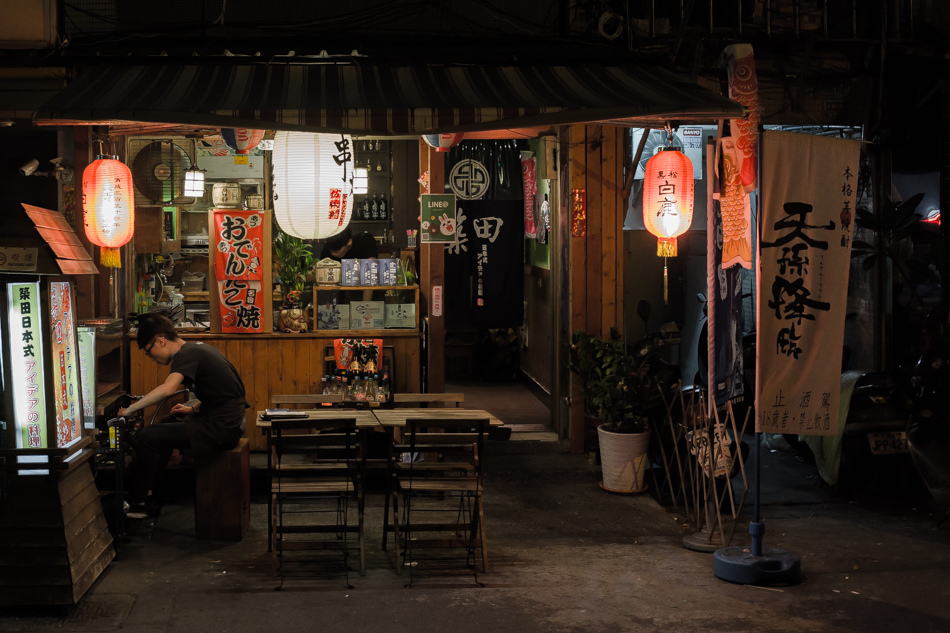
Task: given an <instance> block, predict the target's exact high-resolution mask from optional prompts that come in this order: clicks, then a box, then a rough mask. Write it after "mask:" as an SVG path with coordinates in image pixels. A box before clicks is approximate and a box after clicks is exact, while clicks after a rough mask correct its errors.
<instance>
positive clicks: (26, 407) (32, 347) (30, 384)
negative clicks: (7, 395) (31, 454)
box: [7, 282, 48, 448]
mask: <svg viewBox="0 0 950 633" xmlns="http://www.w3.org/2000/svg"><path fill="white" fill-rule="evenodd" d="M7 297H9V308H8V315H7V316H8V319H7V322H8V323H9V324H10V328H9V329H10V332H9V334H8V336H9V341H8V342H9V344H10V371H11V374H12V382H13V385H12V386H13V389H12V391H13V413H14V415H15V416H16V423H15V424H16V448H48V447H47V445H46V386H45V383H44V379H43V376H44V367H43V336H42V334H41V331H40V284H39V282H28V283H8V284H7Z"/></svg>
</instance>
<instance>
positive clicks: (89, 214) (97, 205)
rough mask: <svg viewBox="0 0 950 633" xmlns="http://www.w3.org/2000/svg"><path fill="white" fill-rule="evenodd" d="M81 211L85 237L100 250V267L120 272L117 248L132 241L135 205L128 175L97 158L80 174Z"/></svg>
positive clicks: (114, 162)
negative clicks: (115, 269) (116, 269)
mask: <svg viewBox="0 0 950 633" xmlns="http://www.w3.org/2000/svg"><path fill="white" fill-rule="evenodd" d="M82 210H83V225H84V226H85V227H86V237H87V238H88V239H89V241H90V242H92V243H93V244H96V245H97V246H99V247H100V248H101V251H100V253H99V262H100V263H101V264H102V265H103V266H109V267H111V268H121V267H122V259H121V258H120V257H119V247H120V246H122V245H123V244H126V243H128V241H129V240H130V239H132V233H133V231H134V229H135V201H134V193H133V191H132V172H130V171H129V168H128V167H126V166H125V163H122V162H120V161H119V160H116V158H115V157H112V156H98V157H96V160H95V161H93V162H92V163H90V164H89V166H88V167H86V169H85V170H84V171H83V172H82Z"/></svg>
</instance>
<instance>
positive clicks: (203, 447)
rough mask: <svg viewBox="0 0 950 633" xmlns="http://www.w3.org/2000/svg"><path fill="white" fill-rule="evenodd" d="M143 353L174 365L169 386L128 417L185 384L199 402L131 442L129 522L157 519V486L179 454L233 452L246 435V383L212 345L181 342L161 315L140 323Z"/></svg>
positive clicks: (159, 389) (182, 407) (126, 412)
mask: <svg viewBox="0 0 950 633" xmlns="http://www.w3.org/2000/svg"><path fill="white" fill-rule="evenodd" d="M136 341H137V343H138V346H139V349H144V350H145V355H146V356H148V357H149V358H151V359H152V360H153V361H155V362H156V363H158V364H159V365H170V366H171V367H170V369H171V372H170V373H169V374H168V378H166V379H165V382H163V383H162V384H160V385H159V386H157V387H155V388H154V389H152V390H151V391H150V392H148V394H146V395H145V396H143V397H142V398H141V399H139V400H138V401H136V402H134V403H133V404H131V405H130V406H128V407H126V408H124V409H120V410H119V412H118V415H119V416H120V417H126V416H128V415H130V414H132V413H135V412H136V411H139V410H141V409H144V408H146V407H150V406H152V405H160V404H162V403H163V402H164V401H165V399H166V398H168V397H170V396H172V395H173V394H174V393H175V392H177V391H178V390H179V389H180V388H181V387H182V385H184V387H186V388H187V389H188V390H189V391H191V392H192V393H194V395H195V397H196V398H197V402H194V403H193V406H189V405H190V404H191V403H189V404H176V405H175V406H174V407H172V409H171V415H169V416H167V417H165V418H163V419H162V421H161V423H160V424H151V425H149V426H146V427H145V428H143V429H142V430H141V431H140V432H139V434H138V436H137V437H135V439H134V440H133V442H132V448H133V450H134V459H133V461H132V464H131V465H130V467H129V479H130V484H129V495H128V502H129V505H130V511H129V513H128V516H129V517H132V518H136V517H143V516H146V515H149V516H156V515H157V514H158V512H159V509H160V507H159V504H158V503H157V501H156V500H155V499H154V497H153V496H152V495H151V491H152V490H153V488H154V485H155V483H156V482H157V481H158V480H159V478H160V477H161V475H162V473H163V472H164V470H165V465H166V464H167V463H168V460H169V459H170V458H171V454H172V451H174V450H175V449H179V450H185V449H191V450H193V451H194V453H195V455H202V454H206V453H210V452H212V451H217V450H230V449H232V448H234V447H236V446H237V445H238V441H239V440H240V439H241V436H242V435H244V428H245V425H246V419H245V413H244V412H245V409H247V408H248V407H249V406H250V405H249V404H248V403H247V399H246V398H245V393H244V382H243V381H242V380H241V376H240V375H239V374H238V372H237V370H236V369H235V368H234V365H232V364H231V362H230V361H228V359H227V358H225V356H224V355H223V354H222V353H221V352H219V351H218V350H217V349H215V348H214V347H212V346H211V345H206V344H205V343H198V342H193V341H188V342H185V341H184V340H182V339H180V338H178V335H177V333H176V332H175V324H174V323H172V321H171V320H170V319H168V318H167V317H164V316H161V315H148V316H146V317H144V318H142V319H140V320H139V328H138V335H137V337H136Z"/></svg>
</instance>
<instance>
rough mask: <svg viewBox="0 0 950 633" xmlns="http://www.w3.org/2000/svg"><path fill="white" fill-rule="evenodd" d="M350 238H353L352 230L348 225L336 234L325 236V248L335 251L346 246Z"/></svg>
mask: <svg viewBox="0 0 950 633" xmlns="http://www.w3.org/2000/svg"><path fill="white" fill-rule="evenodd" d="M351 239H353V231H351V230H350V227H346V228H345V229H343V230H342V231H340V232H339V233H337V234H336V235H333V236H331V237H328V238H327V241H326V246H327V250H329V251H331V252H336V251H338V250H340V249H341V248H343V247H344V246H346V243H347V242H349V241H350V240H351Z"/></svg>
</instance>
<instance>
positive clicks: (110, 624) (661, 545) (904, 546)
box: [0, 441, 950, 633]
mask: <svg viewBox="0 0 950 633" xmlns="http://www.w3.org/2000/svg"><path fill="white" fill-rule="evenodd" d="M565 450H566V447H565V445H564V443H561V442H524V441H522V442H507V443H501V442H493V443H492V446H491V447H490V451H489V454H488V457H487V459H488V462H487V475H486V478H487V480H486V485H485V490H486V492H485V505H486V513H487V521H486V523H487V526H488V530H489V532H488V542H489V549H490V554H491V558H492V563H493V570H492V572H491V573H490V574H482V575H480V576H479V578H480V580H482V581H483V582H484V583H485V586H484V587H482V588H479V587H477V586H475V585H474V583H473V579H472V576H471V575H465V574H462V575H455V576H449V577H444V578H443V577H424V578H423V577H417V578H416V580H415V583H414V586H413V587H411V588H408V589H407V588H404V584H405V582H406V580H407V576H406V575H402V576H399V575H397V574H396V573H395V570H394V567H393V560H392V556H391V548H390V551H389V552H383V551H382V550H381V548H380V537H379V533H380V532H379V528H378V526H379V524H380V522H381V514H382V505H383V500H382V495H381V494H380V493H379V491H378V489H376V490H374V491H372V492H371V493H370V494H368V496H367V526H368V528H369V529H368V530H367V543H368V547H367V549H368V571H367V574H366V576H363V577H361V576H360V575H359V574H358V573H351V574H350V582H351V583H352V584H353V586H354V588H353V589H347V588H346V587H345V586H344V580H343V578H342V577H340V576H337V577H326V576H321V577H306V578H288V579H286V580H285V581H284V587H283V589H282V590H281V591H275V588H276V587H277V586H278V581H277V579H275V578H274V576H273V575H272V559H271V557H270V555H269V554H268V553H267V547H266V523H265V514H266V505H265V504H264V503H262V502H263V501H264V499H263V498H262V496H261V494H260V493H259V492H257V493H256V494H255V495H254V500H255V503H254V505H253V508H252V523H251V527H250V529H249V530H248V532H247V534H246V536H245V538H244V540H243V541H241V542H239V543H222V542H210V541H198V540H196V539H195V538H194V536H193V530H194V511H193V508H192V505H191V503H192V500H191V498H190V497H189V496H188V495H187V490H186V488H187V486H185V487H184V488H185V490H183V491H180V492H179V493H177V496H174V497H173V498H172V499H171V503H170V504H169V505H166V507H165V508H164V511H163V513H162V515H161V516H160V517H159V518H158V519H157V520H154V521H142V522H139V523H136V524H134V525H132V526H131V530H130V532H131V533H130V535H129V536H128V537H127V538H125V539H123V540H122V542H121V547H120V549H119V554H118V557H117V558H116V560H115V561H113V562H112V564H111V565H110V566H109V567H108V569H107V570H106V571H105V572H104V573H103V574H102V576H101V577H100V578H99V580H98V581H97V582H96V583H95V584H94V585H93V586H92V588H91V589H90V590H89V591H88V593H87V594H86V596H85V597H84V598H83V599H82V601H81V602H80V604H79V605H78V606H76V607H75V608H73V609H70V610H67V611H64V612H55V611H52V610H50V609H48V608H47V609H30V608H27V609H19V610H17V609H14V610H11V609H8V610H5V611H0V631H11V632H12V631H23V632H31V633H46V632H51V631H57V632H63V631H95V632H99V631H112V630H122V631H126V632H129V633H166V632H171V631H175V632H180V631H184V632H189V633H191V632H199V633H200V632H208V633H212V632H214V633H227V632H231V631H234V632H255V633H256V632H260V633H265V632H266V633H274V632H280V633H291V632H296V631H308V632H310V631H320V632H321V633H337V632H339V633H355V632H367V633H371V632H380V633H383V632H385V633H403V632H405V633H410V632H411V633H429V632H439V633H475V632H478V633H485V632H486V631H520V632H533V631H539V632H540V631H544V632H545V633H573V632H578V633H579V632H583V633H601V632H604V633H606V632H611V633H613V632H616V631H689V632H690V633H696V632H700V631H715V632H716V633H722V632H724V631H736V632H740V631H749V632H756V633H761V632H768V631H776V632H778V631H781V632H785V631H788V632H796V633H798V632H801V631H836V632H837V631H840V632H851V631H854V632H858V631H860V632H862V633H864V632H873V631H896V630H908V631H914V632H915V633H928V632H933V633H937V632H941V633H945V632H946V631H950V573H948V570H950V521H947V522H945V523H944V525H943V526H942V528H941V529H937V528H936V527H935V517H938V516H939V509H938V508H936V507H934V506H933V504H931V503H929V502H928V501H927V500H926V499H923V500H921V499H916V500H915V499H909V498H907V497H900V496H898V497H897V498H894V497H890V498H885V499H875V498H873V497H869V498H866V499H864V500H862V501H854V500H848V499H845V498H842V497H840V496H838V495H836V494H835V493H834V492H833V491H831V490H829V489H828V488H827V487H825V486H824V485H823V484H821V483H820V479H819V478H818V477H817V475H816V474H815V470H814V466H812V465H810V464H808V463H807V462H805V461H803V460H802V459H801V458H800V457H797V456H796V455H795V454H794V453H792V452H791V451H790V450H787V449H781V448H780V449H779V450H776V451H774V452H772V451H769V450H765V451H764V458H763V487H762V500H763V515H762V518H763V520H764V522H765V524H766V529H767V533H766V536H765V544H766V545H767V546H771V547H777V548H781V549H784V550H788V551H791V552H794V553H797V554H798V555H800V556H801V561H802V570H803V580H802V582H801V584H798V585H795V586H787V587H769V588H759V587H752V586H742V585H736V584H731V583H728V582H724V581H722V580H719V579H717V578H716V577H715V576H714V574H713V571H712V555H711V554H706V553H700V552H696V551H692V550H689V549H685V548H684V547H683V546H682V539H683V537H684V535H689V534H692V533H693V532H694V531H695V527H694V526H690V525H688V524H687V523H686V521H685V518H684V515H683V513H682V512H680V511H677V510H676V509H672V508H668V507H663V506H660V505H658V504H657V502H656V501H655V500H654V499H653V497H651V496H650V495H649V494H641V495H635V496H620V495H614V494H610V493H606V492H604V491H602V490H601V489H600V488H599V487H598V485H597V482H598V480H599V476H598V474H597V471H596V469H595V468H594V467H592V465H591V463H590V462H589V460H588V459H587V457H586V456H585V455H571V454H570V453H567V452H565ZM257 457H258V456H255V460H257ZM258 463H259V462H258ZM260 475H261V473H259V472H257V473H255V482H258V481H259V479H260ZM255 489H256V490H258V491H259V490H260V487H259V485H255ZM750 516H751V503H750V504H749V509H748V510H747V511H746V512H745V513H744V514H743V516H742V517H741V518H740V520H739V524H738V529H737V530H736V539H735V541H734V542H733V544H745V543H747V542H748V539H747V535H746V531H747V528H748V522H749V519H750Z"/></svg>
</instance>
